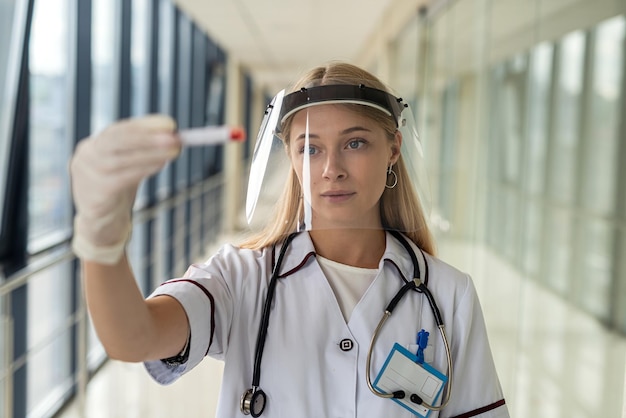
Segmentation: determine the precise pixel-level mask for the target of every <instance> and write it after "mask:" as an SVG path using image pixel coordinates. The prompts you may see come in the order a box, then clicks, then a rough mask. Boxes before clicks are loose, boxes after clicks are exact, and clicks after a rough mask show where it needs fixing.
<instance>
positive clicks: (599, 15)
mask: <svg viewBox="0 0 626 418" xmlns="http://www.w3.org/2000/svg"><path fill="white" fill-rule="evenodd" d="M583 3H584V2H577V3H576V4H574V3H568V2H561V1H557V0H535V1H531V2H517V1H513V0H504V1H493V0H464V1H462V2H439V3H436V4H434V5H433V7H432V10H430V11H429V12H428V13H427V14H426V16H425V17H424V16H419V15H417V14H416V16H415V17H414V19H413V20H412V21H411V22H410V23H409V24H408V25H407V26H406V28H404V30H402V31H400V32H401V35H399V36H398V39H397V41H396V43H395V44H394V51H403V54H402V56H394V60H393V66H396V65H397V66H398V68H396V72H397V73H398V74H397V75H395V76H394V77H395V78H394V79H393V80H392V83H391V84H392V85H395V84H396V82H397V83H398V84H399V85H400V86H402V87H403V88H407V89H409V90H412V89H414V90H415V91H416V96H417V99H416V100H417V103H419V109H418V112H419V113H418V120H419V121H420V126H419V128H420V134H421V138H422V140H423V141H424V145H425V146H424V148H425V152H426V155H427V158H426V163H427V165H428V173H429V176H430V177H429V180H430V182H431V184H432V185H433V188H432V189H433V193H432V197H433V215H434V216H433V219H432V221H433V222H432V225H433V227H434V229H435V233H436V236H437V238H438V243H439V246H440V248H441V257H442V258H444V260H446V259H447V258H448V257H452V258H453V259H455V260H462V262H464V263H466V264H465V265H463V264H461V265H459V266H460V267H461V268H463V269H465V270H466V271H469V272H470V273H471V274H473V278H474V281H475V284H476V286H477V289H478V290H479V293H480V295H481V300H484V301H486V302H485V303H484V304H483V310H484V311H485V312H487V313H491V315H490V316H489V318H490V322H489V323H488V327H489V330H490V335H492V336H493V338H492V347H493V350H494V357H495V360H496V363H497V366H498V368H499V370H501V371H502V373H501V374H500V378H501V382H502V384H503V387H504V389H505V394H506V397H507V403H508V404H509V409H510V411H511V415H512V416H541V417H550V418H552V417H561V416H562V417H565V416H579V417H585V418H593V417H595V416H599V415H602V416H620V415H621V413H622V410H623V405H624V393H625V392H624V375H625V371H626V359H625V358H624V357H625V354H626V342H625V341H626V340H625V339H624V336H626V296H624V295H625V294H626V262H625V261H624V259H625V257H624V254H626V252H624V249H625V248H626V247H625V244H626V221H625V220H626V196H625V195H626V183H625V182H624V179H625V178H626V169H625V168H624V167H626V123H625V122H624V120H626V106H625V103H626V98H625V97H624V94H625V92H626V77H624V72H625V71H624V68H625V67H624V63H625V62H626V57H625V55H624V54H625V48H626V38H625V25H626V17H625V14H626V3H620V5H617V3H615V2H612V1H610V0H600V1H598V2H594V3H593V5H592V4H591V3H589V4H586V3H585V4H583ZM415 25H417V26H418V27H420V28H421V29H419V28H418V29H415ZM409 33H413V34H416V36H414V37H413V38H415V41H413V43H412V41H410V39H412V38H411V37H410V36H409V37H407V36H405V35H406V34H409ZM420 33H423V34H424V35H420ZM419 39H422V40H423V39H427V41H426V43H427V47H426V48H422V47H420V41H419ZM411 50H413V51H417V61H418V62H417V63H407V60H410V59H409V58H407V56H406V54H407V51H411ZM404 71H407V72H410V73H411V74H414V73H415V72H418V74H417V76H416V77H415V78H411V77H410V74H407V73H404ZM407 80H416V81H415V83H414V84H411V82H407ZM412 85H414V86H415V87H414V88H413V87H412ZM402 93H403V94H404V92H402ZM513 278H515V280H513ZM502 301H506V302H504V303H503V302H502ZM607 330H609V331H608V332H607ZM617 335H619V337H618V336H617ZM591 353H593V354H591ZM583 357H584V358H587V359H588V358H590V357H593V358H595V359H596V360H594V361H591V362H587V361H581V360H580V359H581V358H583ZM582 382H587V383H588V382H593V389H589V390H590V391H591V392H592V394H591V392H589V390H586V389H585V388H584V387H588V386H586V385H587V383H585V384H583V383H582ZM546 396H549V398H550V399H563V402H550V403H549V404H546V403H542V401H541V399H543V398H544V397H546Z"/></svg>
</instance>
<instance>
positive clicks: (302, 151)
mask: <svg viewBox="0 0 626 418" xmlns="http://www.w3.org/2000/svg"><path fill="white" fill-rule="evenodd" d="M308 150H309V153H308V154H309V155H315V154H316V153H317V150H316V149H315V147H309V148H308ZM298 152H299V153H300V154H304V147H302V148H300V149H299V150H298Z"/></svg>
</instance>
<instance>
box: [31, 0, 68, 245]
mask: <svg viewBox="0 0 626 418" xmlns="http://www.w3.org/2000/svg"><path fill="white" fill-rule="evenodd" d="M70 26H71V25H70V24H69V1H68V0H46V1H42V0H40V1H37V2H35V8H34V14H33V24H32V32H31V39H30V68H29V70H30V89H31V91H30V121H29V124H30V125H29V137H30V155H29V159H30V161H29V176H30V177H29V195H28V212H29V231H28V238H29V251H30V252H36V251H38V250H39V249H41V248H42V247H45V245H48V244H49V243H50V240H49V239H50V238H53V239H55V240H56V238H57V237H58V235H59V234H63V238H66V237H67V236H69V234H70V231H71V219H72V206H71V203H70V202H71V199H70V190H69V187H67V185H68V184H69V174H68V170H67V161H68V159H69V156H70V155H71V152H72V147H73V143H72V139H71V132H70V129H69V126H70V123H69V121H70V119H69V118H70V117H71V116H68V115H70V114H71V112H68V109H69V107H70V104H71V89H70V87H69V86H70V82H71V79H72V77H71V74H70V66H69V54H70V53H71V51H72V50H73V48H71V47H70V36H69V35H70V34H69V32H68V29H69V28H70Z"/></svg>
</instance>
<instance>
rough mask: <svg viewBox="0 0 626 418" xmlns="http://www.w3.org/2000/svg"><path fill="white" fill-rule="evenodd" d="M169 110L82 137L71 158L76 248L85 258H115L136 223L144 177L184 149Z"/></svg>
mask: <svg viewBox="0 0 626 418" xmlns="http://www.w3.org/2000/svg"><path fill="white" fill-rule="evenodd" d="M175 129H176V123H175V122H174V120H173V119H172V118H170V117H169V116H163V115H150V116H145V117H140V118H134V119H126V120H122V121H119V122H116V123H114V124H113V125H111V126H109V127H108V128H106V129H105V130H104V131H102V132H101V133H99V134H97V135H93V136H91V137H89V138H87V139H84V140H82V141H80V142H79V143H78V145H77V147H76V151H75V152H74V156H73V157H72V160H71V162H70V176H71V182H72V195H73V198H74V204H75V206H76V216H75V218H74V238H73V240H72V248H73V250H74V253H75V254H76V255H77V256H78V257H79V258H81V259H83V260H90V261H95V262H98V263H102V264H115V263H116V262H117V261H118V260H119V259H120V258H121V256H122V255H123V254H124V251H125V247H126V242H127V241H128V239H129V236H130V232H131V229H132V221H131V216H132V209H133V202H134V200H135V195H136V193H137V188H138V186H139V183H140V182H141V180H143V179H144V178H146V177H148V176H150V175H152V174H154V173H156V172H158V171H159V170H160V169H161V168H162V167H163V166H164V165H165V164H166V163H167V162H168V161H170V160H171V159H173V158H175V157H176V156H177V155H178V154H179V152H180V140H179V139H178V136H177V135H176V134H175V133H174V131H175Z"/></svg>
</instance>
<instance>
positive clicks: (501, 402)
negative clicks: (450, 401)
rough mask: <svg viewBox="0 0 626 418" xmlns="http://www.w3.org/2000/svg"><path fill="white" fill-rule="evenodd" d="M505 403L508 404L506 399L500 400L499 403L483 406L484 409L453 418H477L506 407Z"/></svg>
mask: <svg viewBox="0 0 626 418" xmlns="http://www.w3.org/2000/svg"><path fill="white" fill-rule="evenodd" d="M505 403H506V402H505V401H504V399H500V400H499V401H497V402H494V403H492V404H491V405H487V406H483V407H482V408H478V409H474V410H473V411H469V412H466V413H464V414H461V415H457V416H455V417H452V418H470V417H475V416H476V415H480V414H484V413H485V412H488V411H491V410H492V409H496V408H498V407H500V406H502V405H504V404H505Z"/></svg>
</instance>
